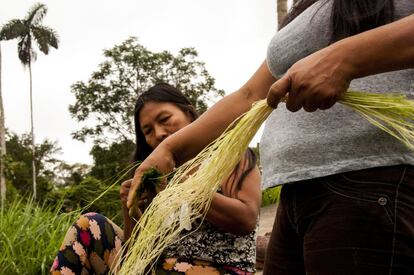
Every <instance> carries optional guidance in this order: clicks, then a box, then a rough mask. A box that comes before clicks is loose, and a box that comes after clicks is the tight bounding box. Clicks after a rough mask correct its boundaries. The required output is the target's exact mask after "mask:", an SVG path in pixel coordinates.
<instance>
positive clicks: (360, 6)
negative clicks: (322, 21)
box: [279, 0, 394, 42]
mask: <svg viewBox="0 0 414 275" xmlns="http://www.w3.org/2000/svg"><path fill="white" fill-rule="evenodd" d="M317 1H318V0H299V1H298V2H297V3H296V4H295V5H294V6H293V7H292V9H291V11H290V12H289V14H288V15H287V16H286V17H285V18H284V20H283V22H282V24H281V25H280V27H279V29H281V28H283V27H284V26H286V25H287V24H289V23H290V22H291V21H292V20H293V19H295V18H296V17H297V16H298V15H299V14H301V13H302V12H303V11H305V10H306V9H307V8H308V7H310V6H311V5H312V4H314V3H315V2H317ZM319 1H324V0H319ZM332 1H333V5H332V13H331V26H332V37H331V42H335V41H337V40H340V39H342V38H345V37H348V36H351V35H354V34H358V33H361V32H364V31H367V30H370V29H373V28H376V27H379V26H381V25H384V24H387V23H390V22H391V21H392V20H393V19H394V2H393V0H332Z"/></svg>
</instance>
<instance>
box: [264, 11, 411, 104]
mask: <svg viewBox="0 0 414 275" xmlns="http://www.w3.org/2000/svg"><path fill="white" fill-rule="evenodd" d="M413 28H414V15H411V16H408V17H405V18H403V19H400V20H398V21H395V22H393V23H390V24H387V25H384V26H381V27H378V28H375V29H372V30H370V31H366V32H363V33H360V34H358V35H354V36H351V37H348V38H345V39H343V40H340V41H338V42H336V43H334V44H331V45H330V46H328V47H325V48H323V49H321V50H319V51H317V52H315V53H313V54H311V55H309V56H307V57H305V58H303V59H301V60H299V61H298V62H296V63H295V64H294V65H293V66H291V68H290V69H289V70H288V71H287V72H286V74H285V75H284V76H283V77H282V78H281V79H279V80H278V81H276V82H275V83H274V84H273V85H272V87H271V88H270V90H269V94H268V96H267V101H268V103H269V105H270V106H272V107H276V106H277V104H278V103H279V101H280V100H281V99H282V98H283V97H284V96H285V94H286V93H289V98H288V101H287V102H286V108H287V109H288V110H290V111H293V112H294V111H298V110H299V109H301V108H302V107H303V108H304V109H305V110H306V111H315V110H317V109H327V108H329V107H331V106H332V105H333V104H335V102H336V101H337V100H338V99H340V98H341V96H342V95H343V94H344V93H345V92H346V90H347V89H348V87H349V84H350V82H351V81H352V80H353V79H355V78H359V77H364V76H367V75H373V74H378V73H383V72H388V71H394V70H400V69H406V68H412V67H414V35H413V31H412V30H413Z"/></svg>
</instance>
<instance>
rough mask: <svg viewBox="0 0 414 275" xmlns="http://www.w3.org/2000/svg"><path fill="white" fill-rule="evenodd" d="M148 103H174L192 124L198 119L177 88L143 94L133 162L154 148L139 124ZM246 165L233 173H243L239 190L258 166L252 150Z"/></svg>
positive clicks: (161, 86)
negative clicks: (187, 116) (141, 113)
mask: <svg viewBox="0 0 414 275" xmlns="http://www.w3.org/2000/svg"><path fill="white" fill-rule="evenodd" d="M146 102H168V103H172V104H174V105H175V106H177V107H178V108H180V109H181V110H182V111H183V112H184V113H187V114H188V115H189V116H190V119H191V122H193V121H194V120H196V119H197V118H198V113H197V111H196V109H195V107H194V106H193V105H192V104H191V102H190V101H189V100H188V98H187V97H185V95H184V94H183V93H181V92H180V91H179V90H178V89H177V88H175V87H173V86H171V85H169V84H165V83H161V84H157V85H155V86H153V87H151V88H149V89H148V90H147V91H145V92H144V93H142V94H141V95H140V96H139V97H138V99H137V101H136V103H135V110H134V122H135V153H134V157H133V161H134V162H136V161H143V160H144V159H145V158H146V157H148V156H149V155H150V154H151V152H152V150H153V149H152V148H151V147H150V146H149V145H148V143H147V141H146V140H145V136H144V133H142V131H141V125H140V122H139V112H140V111H141V109H142V108H143V107H144V105H145V103H146ZM245 159H246V164H245V165H242V164H241V162H239V163H238V164H237V166H236V168H235V169H234V170H233V173H236V176H237V175H238V174H239V173H241V175H240V176H238V177H236V178H238V180H237V183H236V188H237V190H240V188H241V184H242V182H243V181H244V178H245V177H246V176H247V174H249V173H250V171H251V170H252V169H253V168H254V167H255V166H256V162H257V157H256V154H255V153H254V152H253V150H251V149H250V148H249V149H248V150H247V152H246V154H245Z"/></svg>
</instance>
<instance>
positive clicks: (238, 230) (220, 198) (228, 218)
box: [206, 193, 259, 235]
mask: <svg viewBox="0 0 414 275" xmlns="http://www.w3.org/2000/svg"><path fill="white" fill-rule="evenodd" d="M258 209H259V206H257V207H251V206H249V205H246V204H245V203H244V202H242V201H240V200H238V199H234V198H229V197H226V196H224V195H222V194H219V193H217V194H214V197H213V200H212V202H211V206H210V209H209V210H208V212H207V214H206V219H207V220H208V221H209V222H211V223H212V224H214V225H215V226H216V227H218V228H220V229H222V230H224V231H226V232H229V233H232V234H236V235H246V234H249V233H250V232H252V231H253V230H254V229H255V226H256V223H257V217H258V214H259V213H258Z"/></svg>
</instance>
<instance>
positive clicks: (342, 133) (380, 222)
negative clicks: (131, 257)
mask: <svg viewBox="0 0 414 275" xmlns="http://www.w3.org/2000/svg"><path fill="white" fill-rule="evenodd" d="M413 13H414V2H413V1H410V0H394V1H392V0H358V1H356V0H319V1H315V0H313V1H307V0H302V1H299V2H298V3H297V5H296V6H295V7H294V8H293V9H292V12H291V13H290V14H289V16H288V17H287V18H286V21H285V23H284V25H283V26H282V28H281V29H280V30H279V31H278V32H277V33H276V34H275V36H274V37H273V39H272V41H271V42H270V45H269V48H268V53H267V58H266V61H265V62H264V63H263V64H262V65H261V66H260V67H259V69H258V70H257V71H256V73H255V74H254V75H253V76H252V77H251V78H250V79H249V80H248V81H247V82H246V84H244V85H243V86H242V87H241V88H240V89H239V90H238V91H236V92H235V93H232V94H230V95H228V96H226V97H225V98H224V99H222V100H221V101H220V102H218V103H217V104H216V105H214V106H213V107H212V108H210V109H209V111H208V112H207V113H205V114H204V115H203V116H201V117H200V118H199V119H198V120H197V121H196V122H195V123H193V124H191V125H190V126H188V127H186V128H185V129H183V130H182V131H180V132H177V133H176V134H174V135H172V136H170V137H169V138H167V139H166V140H165V141H164V142H162V143H161V144H160V145H159V146H158V147H157V149H156V150H154V152H153V153H152V154H151V155H149V157H148V158H147V159H146V160H145V161H144V162H143V164H142V165H141V166H140V168H139V169H137V171H136V174H135V178H134V182H133V184H132V189H135V188H136V187H137V186H138V184H137V183H138V182H139V179H140V176H141V175H142V173H143V171H145V170H146V169H147V168H148V167H151V166H157V167H159V168H160V169H161V170H162V171H163V172H169V171H171V169H173V167H175V166H177V165H179V164H181V163H183V162H184V161H185V160H187V159H189V158H191V157H192V156H193V155H195V154H196V153H197V152H198V151H200V150H201V149H202V148H203V147H204V146H206V145H207V144H208V143H209V142H211V141H212V140H213V139H214V138H216V137H217V136H218V135H219V134H220V133H221V132H222V131H223V130H224V129H225V128H226V126H227V125H228V124H229V123H230V122H231V121H233V120H234V119H235V118H236V117H237V116H239V115H240V114H241V113H243V112H245V111H246V110H248V109H249V108H250V106H251V104H252V103H253V102H254V101H256V100H259V99H264V98H267V101H268V103H269V105H271V106H273V107H276V106H277V105H278V103H279V100H280V99H281V98H282V97H283V96H284V95H285V94H286V93H289V98H288V100H287V102H286V105H284V104H280V105H279V106H278V108H277V109H276V110H275V111H274V112H273V113H272V115H271V116H270V117H269V119H268V120H267V122H266V126H265V130H264V133H263V136H262V140H261V146H260V147H261V164H262V167H263V184H264V186H265V187H270V186H275V185H281V184H283V188H282V192H281V198H280V203H279V206H278V210H277V215H276V219H275V224H274V228H273V231H272V236H271V238H270V243H269V247H268V251H267V256H266V257H267V258H266V262H265V269H264V273H265V274H271V275H273V274H318V275H321V274H322V275H323V274H412V273H413V270H414V226H413V222H412V217H413V216H414V205H413V204H412V201H413V200H414V167H413V165H414V154H413V153H412V152H410V151H409V150H408V149H407V148H406V147H405V146H404V145H402V144H401V143H400V142H399V141H397V140H394V138H393V137H391V136H389V135H387V134H386V133H384V132H383V131H381V130H380V129H377V128H376V127H374V126H372V125H371V124H369V123H368V122H367V121H365V120H364V119H363V118H361V117H360V116H359V115H357V114H355V113H354V112H353V111H351V110H348V109H346V108H345V107H344V106H342V105H340V104H336V105H334V104H335V102H336V101H337V100H338V99H339V98H340V97H341V96H342V95H343V94H344V93H345V92H346V90H347V89H348V88H352V89H355V90H360V91H366V92H373V93H381V92H399V93H405V94H406V95H408V96H412V92H413V84H414V70H412V69H410V68H414V31H413V30H414V15H412V14H413ZM318 109H320V110H324V111H320V110H318ZM316 110H318V111H316ZM305 111H307V112H312V113H306V112H305ZM314 111H316V112H314ZM292 112H295V113H292ZM183 148H185V149H186V150H185V151H183V150H182V149H183ZM129 206H131V205H130V201H129Z"/></svg>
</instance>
